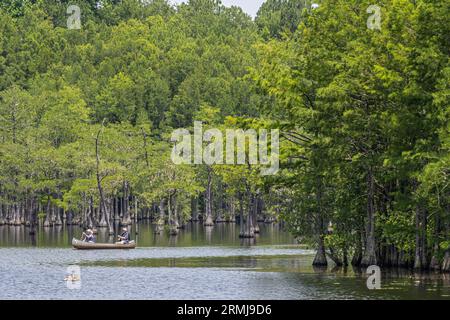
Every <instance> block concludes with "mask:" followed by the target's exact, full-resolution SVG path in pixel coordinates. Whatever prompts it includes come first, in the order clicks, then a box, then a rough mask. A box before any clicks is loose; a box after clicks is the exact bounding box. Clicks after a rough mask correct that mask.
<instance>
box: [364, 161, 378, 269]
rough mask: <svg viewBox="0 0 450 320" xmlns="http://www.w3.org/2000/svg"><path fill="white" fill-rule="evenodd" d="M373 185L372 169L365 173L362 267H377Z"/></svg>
mask: <svg viewBox="0 0 450 320" xmlns="http://www.w3.org/2000/svg"><path fill="white" fill-rule="evenodd" d="M374 199H375V183H374V177H373V172H372V168H369V170H368V172H367V232H366V247H365V252H364V256H363V258H362V260H361V265H362V266H363V267H368V266H371V265H377V263H378V261H377V255H376V253H375V247H376V243H375V201H374Z"/></svg>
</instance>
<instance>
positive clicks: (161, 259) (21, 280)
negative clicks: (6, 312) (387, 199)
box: [0, 223, 450, 300]
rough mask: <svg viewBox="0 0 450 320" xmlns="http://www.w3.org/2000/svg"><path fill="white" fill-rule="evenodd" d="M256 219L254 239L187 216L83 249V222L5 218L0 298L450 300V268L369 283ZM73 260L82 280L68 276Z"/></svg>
mask: <svg viewBox="0 0 450 320" xmlns="http://www.w3.org/2000/svg"><path fill="white" fill-rule="evenodd" d="M260 228H261V234H260V235H259V236H258V237H257V238H256V239H255V240H254V241H252V242H249V241H248V240H247V241H242V240H240V239H239V238H238V234H239V231H238V230H239V226H238V225H234V224H219V225H216V226H215V227H213V228H204V227H203V226H202V225H200V224H189V225H188V226H187V227H186V229H184V230H182V231H181V232H180V234H179V235H178V236H177V237H169V236H168V235H166V234H164V235H161V236H155V235H154V234H153V226H152V225H151V224H147V223H144V224H140V225H139V228H138V230H139V234H138V235H137V237H136V239H137V241H138V246H139V247H138V248H137V249H135V250H129V251H126V250H113V251H105V250H100V251H78V250H73V249H72V248H71V245H70V242H71V239H72V237H73V236H76V237H78V236H79V234H80V231H81V230H80V229H79V228H75V227H73V228H72V227H71V228H68V227H60V228H57V227H54V228H47V229H40V230H39V232H38V234H37V235H36V236H35V237H34V238H32V237H30V236H29V235H28V230H27V229H25V228H24V227H12V226H11V227H10V226H0V281H1V282H2V287H3V288H7V289H6V290H1V291H0V299H80V298H85V299H227V300H228V299H450V275H440V274H414V273H412V272H410V271H405V270H382V277H381V284H382V288H381V289H380V290H369V289H367V285H366V281H367V275H365V273H364V272H363V270H354V269H352V268H348V269H342V268H341V269H333V268H332V267H329V268H327V269H317V268H313V267H312V266H311V262H312V259H313V254H314V252H313V251H311V250H306V249H304V248H302V247H301V246H299V245H296V244H295V243H294V239H293V238H292V236H290V235H289V234H288V233H287V232H285V231H284V230H283V229H282V228H281V227H280V226H278V225H263V224H261V225H260ZM98 240H99V241H113V239H112V238H109V237H108V236H107V235H105V234H102V233H101V232H100V233H99V235H98ZM73 266H76V267H73ZM68 268H69V269H68ZM74 268H75V269H74ZM77 268H79V270H80V275H81V281H76V282H73V283H72V282H66V281H64V278H65V277H66V275H67V273H68V271H69V270H78V269H77Z"/></svg>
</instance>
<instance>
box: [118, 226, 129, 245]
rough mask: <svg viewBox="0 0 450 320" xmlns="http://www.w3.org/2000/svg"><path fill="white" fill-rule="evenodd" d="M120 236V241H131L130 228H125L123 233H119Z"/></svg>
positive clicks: (123, 242)
mask: <svg viewBox="0 0 450 320" xmlns="http://www.w3.org/2000/svg"><path fill="white" fill-rule="evenodd" d="M118 238H119V242H118V243H121V244H127V243H128V242H130V234H129V233H128V229H127V228H123V229H122V233H121V234H120V235H119V237H118Z"/></svg>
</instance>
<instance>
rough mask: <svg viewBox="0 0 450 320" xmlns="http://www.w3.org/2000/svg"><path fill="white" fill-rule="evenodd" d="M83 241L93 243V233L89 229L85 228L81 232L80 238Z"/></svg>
mask: <svg viewBox="0 0 450 320" xmlns="http://www.w3.org/2000/svg"><path fill="white" fill-rule="evenodd" d="M81 240H82V241H84V242H90V243H95V240H96V239H95V235H94V232H93V231H92V230H91V229H87V230H86V232H83V236H82V238H81Z"/></svg>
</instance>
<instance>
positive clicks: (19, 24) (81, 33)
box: [0, 0, 450, 271]
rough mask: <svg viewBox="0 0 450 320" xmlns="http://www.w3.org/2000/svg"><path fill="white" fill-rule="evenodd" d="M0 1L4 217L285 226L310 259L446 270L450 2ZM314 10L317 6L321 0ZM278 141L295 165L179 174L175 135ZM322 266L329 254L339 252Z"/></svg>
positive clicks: (245, 231) (200, 168)
mask: <svg viewBox="0 0 450 320" xmlns="http://www.w3.org/2000/svg"><path fill="white" fill-rule="evenodd" d="M9 2H10V3H9V4H8V1H4V2H2V5H0V224H4V223H7V224H17V225H20V224H26V225H28V226H29V227H30V232H32V233H33V232H35V229H36V227H37V226H38V225H39V224H40V225H42V226H52V225H58V224H63V223H75V224H81V225H83V226H85V227H88V226H96V227H99V228H106V229H107V230H109V232H111V233H113V232H114V228H113V226H114V224H115V223H117V222H120V223H122V224H124V225H126V224H130V223H132V222H133V221H135V220H137V219H147V218H148V219H152V220H153V221H154V222H155V223H156V224H157V228H155V230H156V231H155V232H158V233H161V232H165V230H167V231H168V232H169V233H170V234H172V235H176V234H177V233H178V232H179V230H180V229H181V228H183V226H184V224H185V223H186V222H187V221H189V220H193V221H197V220H200V219H201V220H202V222H203V223H205V224H207V225H214V223H218V222H222V221H228V222H234V221H235V220H236V219H237V220H238V221H240V223H241V232H240V235H241V237H254V236H255V233H258V232H259V230H258V223H257V222H258V221H260V222H262V221H265V222H273V221H275V220H276V219H282V220H284V221H285V222H286V223H287V226H288V227H289V228H290V231H291V232H293V233H294V234H295V235H297V236H298V237H299V239H302V241H304V242H309V243H311V244H312V245H314V246H315V247H316V248H317V249H318V251H317V255H316V258H315V260H314V263H315V264H316V265H326V264H327V261H329V259H331V260H333V261H334V262H335V263H336V264H338V265H347V264H354V265H363V266H367V265H371V264H378V265H383V266H405V267H415V268H417V269H428V268H432V269H443V270H446V271H449V268H450V250H449V248H450V242H449V241H450V237H449V234H450V190H449V186H448V181H449V172H450V170H449V168H450V156H449V154H450V153H449V152H450V139H449V123H448V119H449V112H450V110H449V106H448V94H449V88H448V83H449V80H450V79H449V78H450V76H449V75H450V71H449V70H450V67H449V65H448V52H449V48H448V44H449V39H448V35H449V34H450V32H449V30H448V24H447V23H446V17H447V16H448V11H449V5H448V3H447V2H446V1H433V2H431V1H426V0H421V1H406V0H405V1H382V2H380V3H379V6H380V8H381V29H380V30H377V29H374V30H372V29H368V28H367V19H368V18H369V16H370V14H368V13H367V12H366V9H367V7H369V5H371V3H369V1H338V0H328V1H315V2H312V1H303V0H289V1H277V0H268V1H267V2H266V3H265V4H264V6H263V7H262V8H261V10H260V12H259V13H258V16H257V18H256V20H255V21H252V20H251V18H250V17H248V16H247V15H246V14H244V13H243V12H242V11H241V10H240V9H238V8H225V7H223V6H222V5H221V3H220V1H214V0H191V1H189V2H188V3H187V4H183V5H180V6H178V7H172V6H171V5H169V4H168V3H167V2H166V1H164V0H155V1H147V2H145V3H143V2H141V1H137V0H123V1H120V2H119V1H117V2H116V1H102V4H101V5H98V3H97V2H96V1H81V0H80V1H78V3H77V5H79V6H80V8H81V12H82V15H81V23H82V28H81V29H80V30H69V29H67V26H66V21H67V17H68V15H67V13H66V9H67V6H68V5H69V4H71V3H69V2H68V1H57V2H56V1H47V0H36V1H22V2H17V1H9ZM313 3H315V4H319V6H318V7H317V5H315V6H314V8H312V4H313ZM195 120H198V121H203V122H204V123H205V126H209V127H215V128H222V129H225V128H243V129H249V128H254V129H258V128H260V127H265V128H280V130H281V170H280V172H279V173H278V174H277V175H275V176H268V177H262V176H261V175H260V174H259V168H257V167H255V166H251V165H247V166H227V165H197V166H189V165H175V164H174V163H173V162H172V161H171V159H170V153H171V147H172V144H171V142H170V135H171V132H172V131H173V130H174V129H176V128H180V127H183V128H187V129H192V127H193V123H194V121H195ZM327 258H328V259H327Z"/></svg>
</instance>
